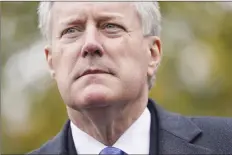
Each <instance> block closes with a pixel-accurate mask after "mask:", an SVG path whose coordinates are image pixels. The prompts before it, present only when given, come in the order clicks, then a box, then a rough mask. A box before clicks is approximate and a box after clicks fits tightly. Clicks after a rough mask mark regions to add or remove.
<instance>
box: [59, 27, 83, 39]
mask: <svg viewBox="0 0 232 155" xmlns="http://www.w3.org/2000/svg"><path fill="white" fill-rule="evenodd" d="M71 29H75V30H78V29H79V30H80V29H81V28H79V27H78V26H73V27H68V28H66V29H64V30H63V31H62V32H61V37H62V36H63V35H65V34H66V33H67V32H68V30H71Z"/></svg>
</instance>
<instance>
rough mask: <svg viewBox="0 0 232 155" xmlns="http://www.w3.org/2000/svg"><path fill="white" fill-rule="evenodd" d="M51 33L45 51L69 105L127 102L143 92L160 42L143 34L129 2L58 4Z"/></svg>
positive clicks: (76, 106) (53, 11) (53, 15)
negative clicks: (49, 44)
mask: <svg viewBox="0 0 232 155" xmlns="http://www.w3.org/2000/svg"><path fill="white" fill-rule="evenodd" d="M51 33H52V34H51V36H52V41H51V42H52V43H51V46H50V47H48V48H46V49H45V53H46V57H47V61H48V64H49V66H50V68H51V70H52V71H54V73H55V74H54V78H55V80H56V82H57V85H58V88H59V91H60V93H61V96H62V98H63V100H64V101H65V103H66V104H67V105H68V106H70V107H73V108H74V109H81V108H89V107H101V106H108V105H109V104H117V103H120V102H121V103H123V102H124V103H125V102H128V101H133V100H136V99H138V98H139V97H141V95H142V94H143V93H144V92H146V91H147V89H148V85H147V76H148V75H151V74H153V72H154V69H153V68H154V64H153V66H152V64H151V63H152V61H155V60H157V54H156V53H155V52H156V50H157V49H159V40H158V42H157V40H156V41H155V39H154V38H149V39H148V38H144V37H143V33H142V25H141V22H140V19H139V16H138V14H137V12H136V10H135V7H134V6H133V5H132V4H131V3H125V2H124V3H120V2H117V3H116V2H115V3H113V2H108V3H99V2H95V3H94V2H92V3H90V2H89V3H87V2H56V3H54V5H53V8H52V20H51ZM157 46H158V48H156V47H157ZM153 63H154V62H153ZM146 95H147V94H146Z"/></svg>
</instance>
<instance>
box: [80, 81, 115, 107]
mask: <svg viewBox="0 0 232 155" xmlns="http://www.w3.org/2000/svg"><path fill="white" fill-rule="evenodd" d="M112 93H113V91H112V90H111V89H109V88H108V87H106V86H104V85H100V84H92V85H89V86H87V87H86V88H85V89H84V90H83V91H82V93H81V96H80V97H81V98H82V99H81V100H82V102H83V103H84V105H85V107H89V108H90V107H104V106H108V104H109V103H110V100H112V99H113V97H112V95H113V94H112Z"/></svg>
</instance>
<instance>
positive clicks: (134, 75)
mask: <svg viewBox="0 0 232 155" xmlns="http://www.w3.org/2000/svg"><path fill="white" fill-rule="evenodd" d="M133 38H136V37H130V38H129V37H123V38H118V39H115V40H113V41H111V42H108V47H107V49H109V50H108V51H112V52H110V53H109V54H110V55H111V57H112V58H113V60H114V61H115V63H116V65H117V67H118V71H119V72H120V73H119V76H120V77H121V79H122V80H125V81H126V82H128V83H129V82H130V81H131V82H134V81H138V80H139V81H146V80H145V79H146V76H147V67H148V57H147V55H146V49H145V45H144V43H143V42H141V38H140V39H139V38H138V39H133ZM112 45H114V46H112ZM107 49H106V50H107Z"/></svg>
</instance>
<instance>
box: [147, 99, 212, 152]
mask: <svg viewBox="0 0 232 155" xmlns="http://www.w3.org/2000/svg"><path fill="white" fill-rule="evenodd" d="M148 108H149V110H150V112H151V116H152V117H154V116H155V115H154V113H157V116H158V118H159V119H158V120H159V121H158V123H159V130H158V132H159V153H160V154H212V153H213V152H212V150H210V149H208V148H205V147H202V146H199V145H196V144H194V141H195V140H197V139H198V138H200V136H201V134H202V131H201V129H200V128H199V127H198V126H197V125H196V124H194V123H193V122H192V121H191V119H189V118H187V117H184V116H181V115H178V114H174V113H170V112H167V111H165V110H163V109H162V108H161V107H159V106H158V105H157V104H155V103H154V102H153V101H152V100H150V99H149V102H148ZM155 125H156V124H155V123H154V122H151V129H152V130H154V129H155V128H156V127H154V126H155ZM152 126H153V127H152ZM151 133H152V132H151ZM153 136H154V135H152V134H151V142H152V138H155V137H153ZM154 145H155V144H152V143H150V147H153V146H154Z"/></svg>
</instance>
